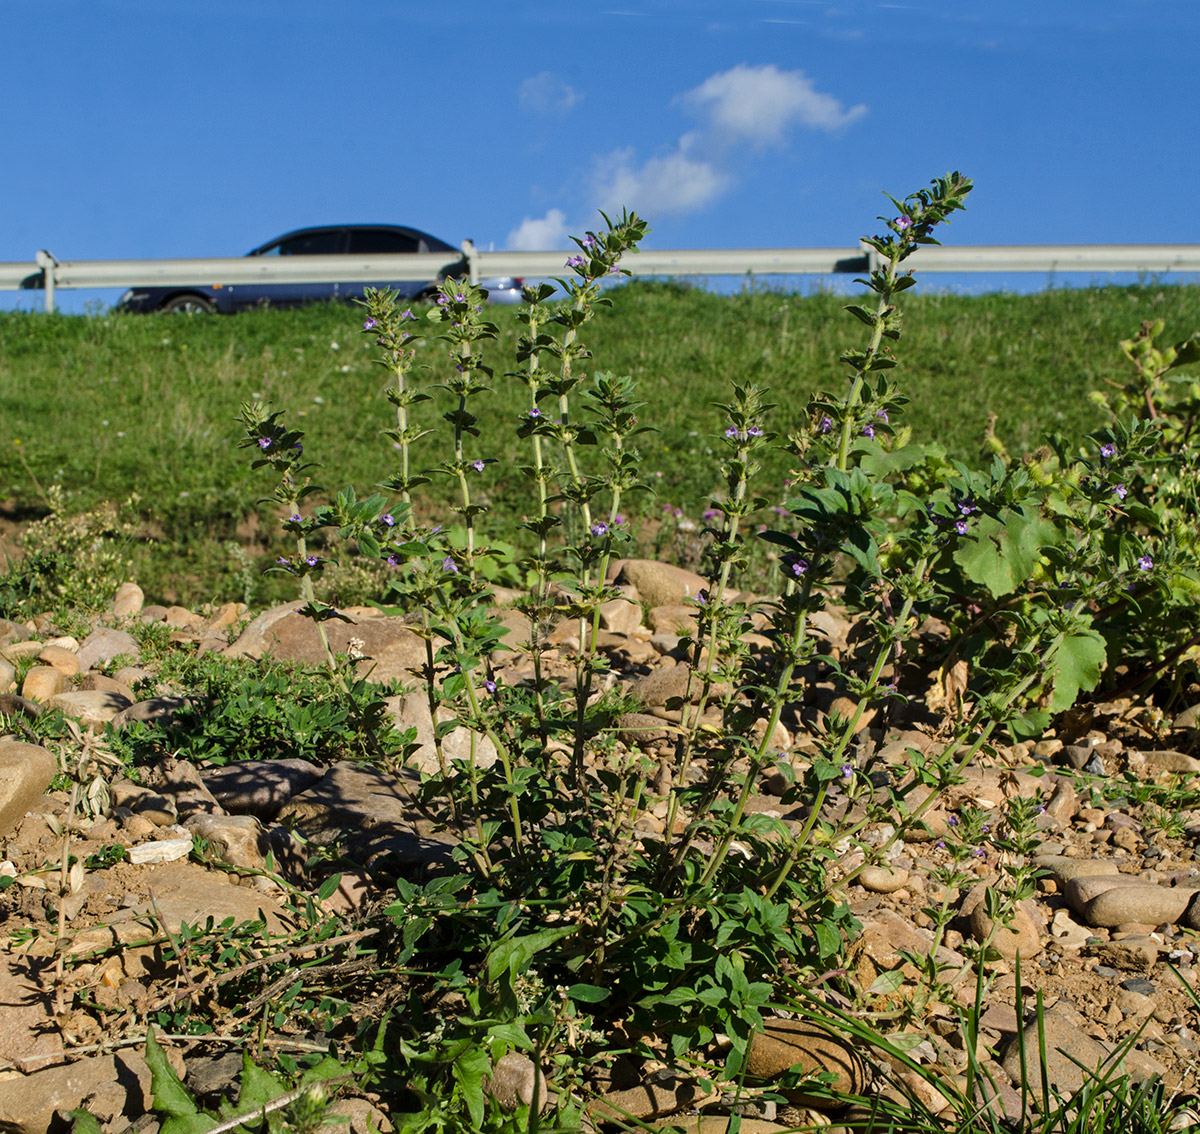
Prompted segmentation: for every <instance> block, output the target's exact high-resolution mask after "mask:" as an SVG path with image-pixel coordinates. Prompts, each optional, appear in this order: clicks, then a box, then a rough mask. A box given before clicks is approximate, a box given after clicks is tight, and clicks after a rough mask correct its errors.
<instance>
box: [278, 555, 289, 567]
mask: <svg viewBox="0 0 1200 1134" xmlns="http://www.w3.org/2000/svg"><path fill="white" fill-rule="evenodd" d="M275 562H276V563H278V564H279V566H280V567H286V566H287V565H288V560H286V559H285V558H284V557H283V556H282V555H281V556H280V557H279V558H278V559H276V560H275Z"/></svg>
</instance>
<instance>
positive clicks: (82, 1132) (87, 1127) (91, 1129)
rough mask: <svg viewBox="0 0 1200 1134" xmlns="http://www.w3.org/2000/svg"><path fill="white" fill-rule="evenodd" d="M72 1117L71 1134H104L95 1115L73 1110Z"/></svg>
mask: <svg viewBox="0 0 1200 1134" xmlns="http://www.w3.org/2000/svg"><path fill="white" fill-rule="evenodd" d="M70 1116H71V1134H104V1132H103V1130H102V1129H101V1126H100V1123H99V1122H97V1121H96V1118H95V1116H94V1115H91V1114H88V1112H87V1111H86V1110H73V1111H71V1112H70Z"/></svg>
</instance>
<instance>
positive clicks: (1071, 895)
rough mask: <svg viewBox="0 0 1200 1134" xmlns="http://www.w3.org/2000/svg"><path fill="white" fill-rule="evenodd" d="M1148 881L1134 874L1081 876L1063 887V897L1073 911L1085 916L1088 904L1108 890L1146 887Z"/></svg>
mask: <svg viewBox="0 0 1200 1134" xmlns="http://www.w3.org/2000/svg"><path fill="white" fill-rule="evenodd" d="M1145 885H1146V880H1145V879H1144V878H1138V877H1136V876H1134V875H1132V874H1081V875H1078V876H1077V877H1075V878H1072V879H1071V880H1070V881H1069V882H1068V883H1067V884H1066V886H1064V887H1063V897H1064V898H1066V900H1067V905H1068V906H1070V907H1071V909H1072V910H1073V911H1074V912H1075V913H1077V914H1079V915H1080V916H1081V917H1082V916H1083V911H1084V910H1085V909H1086V908H1087V904H1088V902H1090V901H1091V900H1092V899H1093V898H1097V897H1099V896H1100V895H1101V894H1103V893H1104V892H1105V891H1106V890H1113V889H1116V888H1117V887H1118V886H1145Z"/></svg>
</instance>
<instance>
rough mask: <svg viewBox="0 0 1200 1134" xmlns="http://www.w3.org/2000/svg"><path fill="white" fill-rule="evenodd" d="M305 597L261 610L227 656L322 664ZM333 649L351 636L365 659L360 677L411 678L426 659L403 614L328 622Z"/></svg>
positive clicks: (345, 649)
mask: <svg viewBox="0 0 1200 1134" xmlns="http://www.w3.org/2000/svg"><path fill="white" fill-rule="evenodd" d="M301 605H303V604H301V603H286V604H285V605H283V606H277V607H274V608H273V609H271V610H268V611H266V612H265V613H264V614H260V615H259V616H258V617H257V618H256V619H255V620H254V621H253V622H251V623H250V625H249V626H247V627H246V629H245V630H243V631H242V633H241V636H240V637H239V638H238V639H237V641H236V642H234V643H233V644H232V645H231V646H229V647H228V648H226V649H225V650H223V651H222V653H223V654H224V656H226V657H235V658H238V657H252V658H261V657H263V656H264V655H266V654H270V655H271V656H272V657H276V658H280V659H282V660H286V661H297V662H302V663H304V664H305V665H319V664H321V663H322V662H323V661H324V660H325V653H324V649H323V647H322V645H321V638H320V635H319V633H318V631H317V627H316V624H315V623H314V622H313V621H312V620H311V619H309V618H305V617H304V615H302V614H297V613H296V610H297V608H298V607H299V606H301ZM324 626H325V632H326V634H327V635H328V637H329V644H330V646H331V648H332V649H333V650H334V652H335V653H342V654H345V653H349V652H350V645H351V639H353V640H354V641H355V643H357V644H356V646H355V649H356V651H357V652H358V653H359V654H360V655H361V660H360V661H358V662H356V663H355V670H356V672H357V673H358V674H359V676H360V677H366V678H367V680H369V681H373V682H379V683H386V682H390V681H407V680H411V679H412V676H413V673H412V671H413V669H414V668H417V667H420V666H423V665H424V664H425V642H424V640H423V639H422V638H421V637H420V636H419V635H417V634H416V633H414V632H413V630H412V629H411V627H409V626H408V624H407V623H406V622H405V620H404V619H403V618H395V617H393V618H359V619H351V621H350V622H348V623H347V622H343V621H341V620H340V619H337V618H332V619H330V620H329V621H327V622H326V623H324Z"/></svg>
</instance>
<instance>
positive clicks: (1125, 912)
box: [1082, 886, 1196, 928]
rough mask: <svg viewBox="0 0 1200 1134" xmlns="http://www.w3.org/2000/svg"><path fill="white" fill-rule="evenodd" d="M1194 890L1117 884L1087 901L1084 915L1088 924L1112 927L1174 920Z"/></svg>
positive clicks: (1185, 905) (1175, 920)
mask: <svg viewBox="0 0 1200 1134" xmlns="http://www.w3.org/2000/svg"><path fill="white" fill-rule="evenodd" d="M1195 893H1196V891H1194V890H1183V889H1168V888H1167V887H1166V886H1115V887H1113V888H1112V889H1111V890H1105V891H1104V893H1103V894H1099V895H1097V896H1096V897H1095V898H1093V899H1092V900H1091V901H1090V902H1088V904H1087V905H1086V906H1085V907H1084V908H1083V911H1082V916H1083V919H1084V921H1086V922H1087V923H1088V925H1095V926H1106V927H1109V928H1111V927H1113V926H1117V925H1121V924H1123V923H1125V922H1140V923H1142V924H1144V925H1164V924H1167V923H1175V922H1178V921H1179V920H1180V919H1181V918H1182V917H1183V914H1184V911H1185V910H1186V909H1187V908H1188V903H1189V902H1190V901H1191V900H1192V898H1193V897H1194V896H1195Z"/></svg>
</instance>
